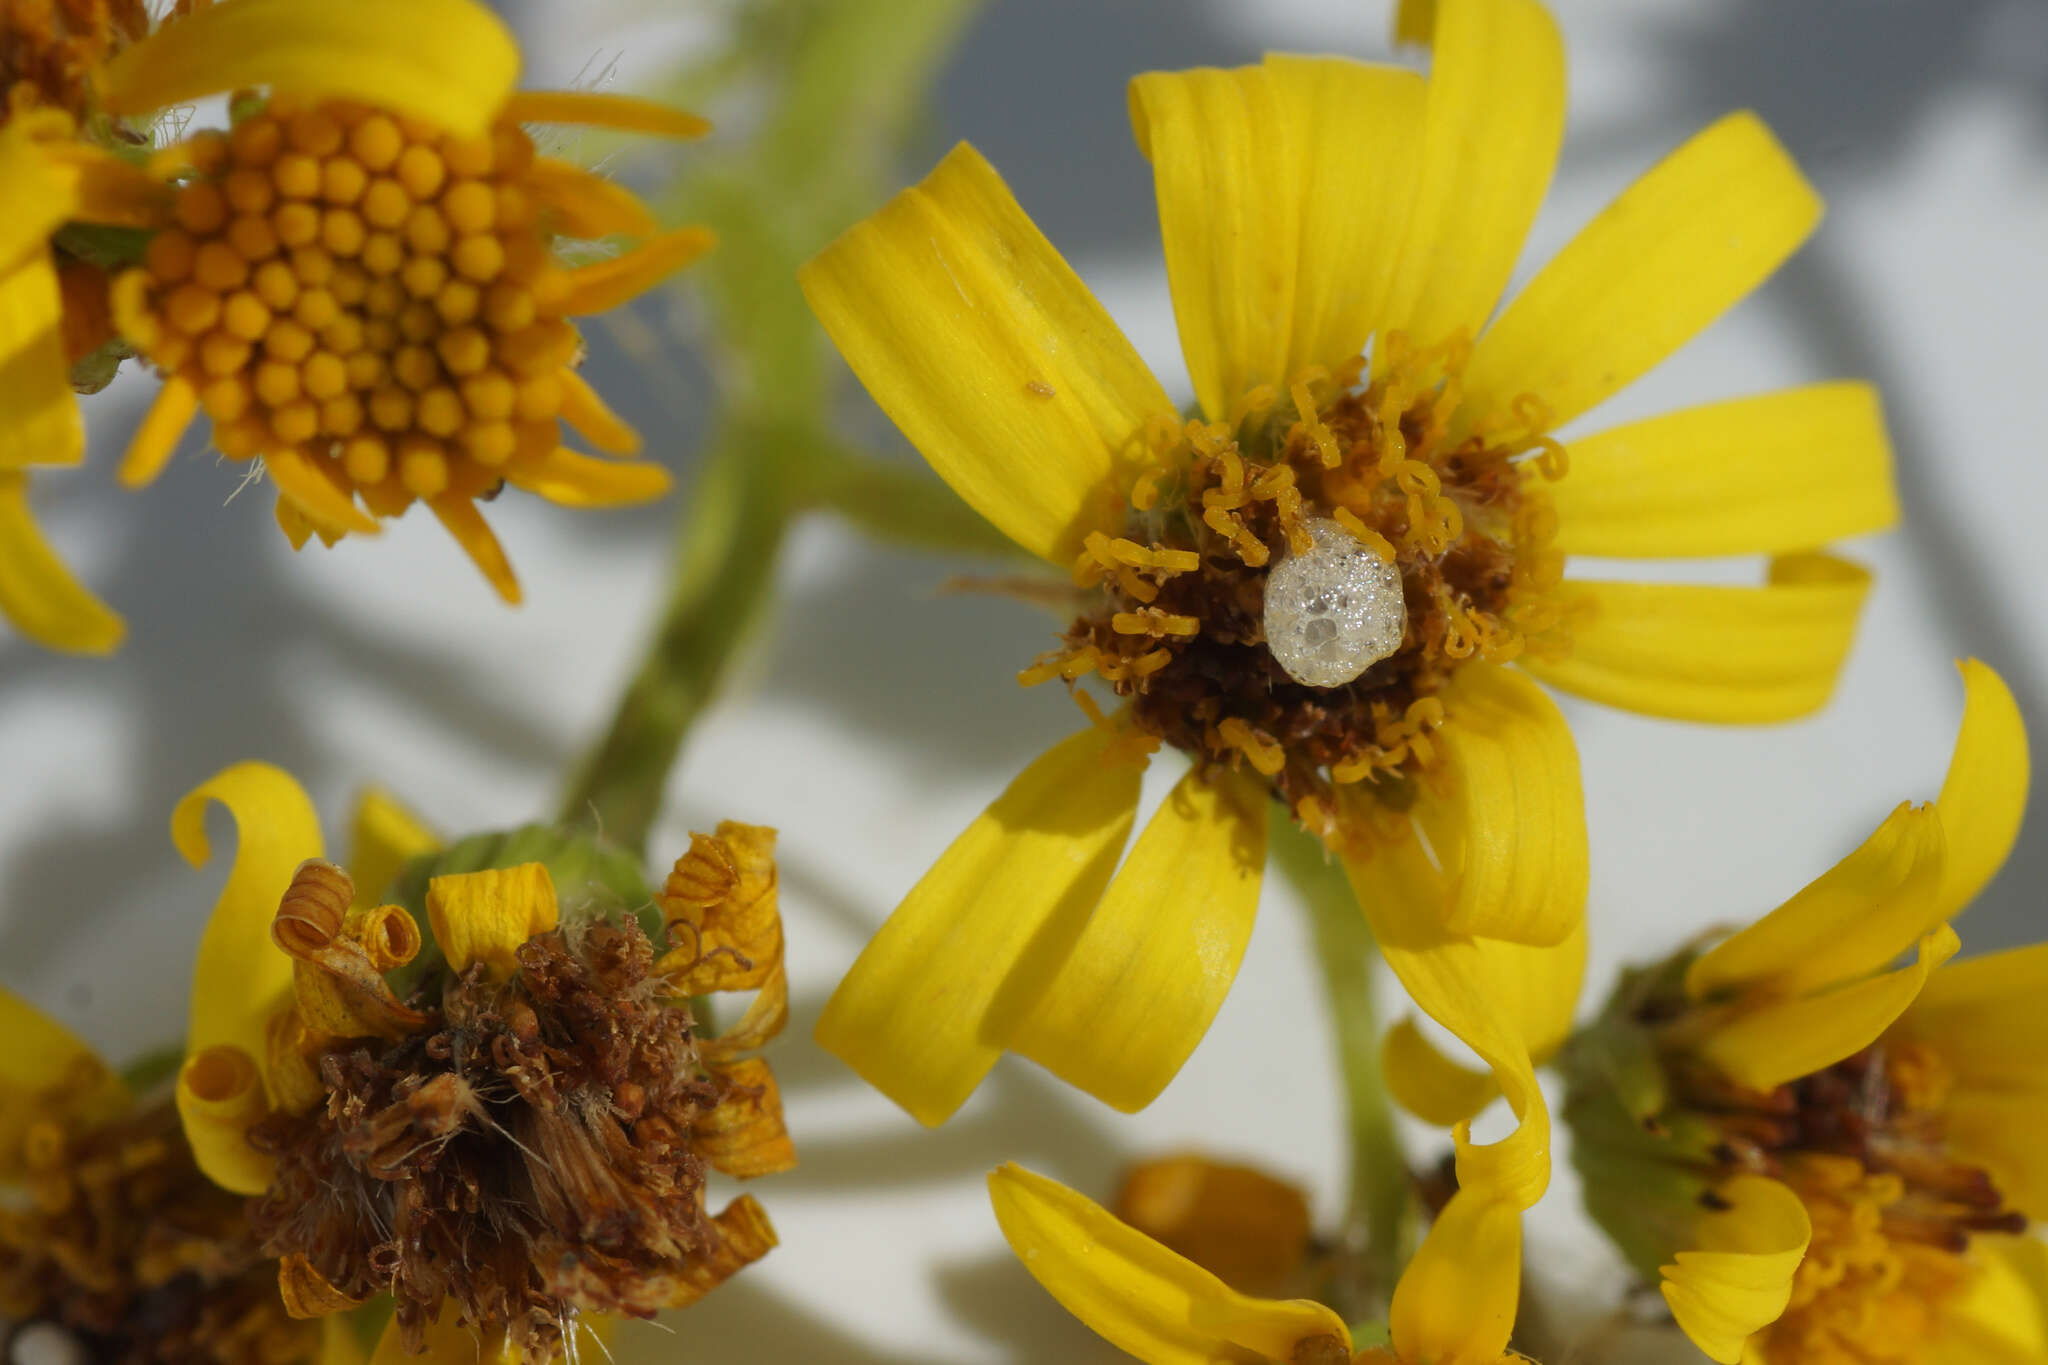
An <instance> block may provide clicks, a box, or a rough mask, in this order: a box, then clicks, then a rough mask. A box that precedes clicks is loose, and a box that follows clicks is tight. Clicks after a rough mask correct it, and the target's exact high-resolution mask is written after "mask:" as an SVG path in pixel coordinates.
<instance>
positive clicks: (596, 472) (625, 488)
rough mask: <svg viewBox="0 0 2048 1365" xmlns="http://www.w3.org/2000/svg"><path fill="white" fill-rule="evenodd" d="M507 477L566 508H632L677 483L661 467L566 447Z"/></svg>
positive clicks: (517, 465) (518, 467) (518, 465)
mask: <svg viewBox="0 0 2048 1365" xmlns="http://www.w3.org/2000/svg"><path fill="white" fill-rule="evenodd" d="M505 477H506V478H508V479H510V480H511V481H512V483H513V484H514V485H515V486H516V487H519V488H524V489H525V490H526V491H527V492H529V493H535V494H538V495H539V496H541V497H543V498H546V499H547V500H548V501H549V502H552V503H558V504H560V505H561V506H563V507H632V506H634V505H636V504H638V503H643V502H652V501H653V500H654V499H656V498H658V497H660V496H661V495H662V494H664V493H666V492H668V490H669V489H670V488H671V487H673V486H674V483H675V480H674V479H672V478H670V477H669V472H668V471H667V470H666V469H664V468H662V467H661V466H660V465H658V464H652V463H649V462H648V461H645V460H640V461H635V462H633V463H631V464H620V463H617V462H614V461H612V460H594V459H592V458H591V457H590V456H588V455H579V454H578V453H577V452H575V451H573V450H570V449H567V448H566V447H557V448H555V449H554V450H552V451H550V452H549V453H548V454H547V455H546V456H544V457H542V458H541V459H539V460H536V461H534V462H533V463H532V464H523V463H517V462H515V463H514V464H512V465H511V466H510V467H508V468H507V469H506V471H505Z"/></svg>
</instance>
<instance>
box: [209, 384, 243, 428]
mask: <svg viewBox="0 0 2048 1365" xmlns="http://www.w3.org/2000/svg"><path fill="white" fill-rule="evenodd" d="M199 401H200V403H201V405H203V406H204V407H205V408H206V415H207V416H209V417H211V418H212V419H213V420H214V421H216V422H232V421H234V420H235V419H236V418H237V417H240V416H241V415H242V414H243V413H245V412H247V411H248V410H249V386H248V385H247V384H244V383H243V382H242V380H241V378H240V376H229V377H227V378H222V379H215V380H213V381H211V382H209V383H208V384H207V385H206V387H205V388H203V389H201V390H200V391H199Z"/></svg>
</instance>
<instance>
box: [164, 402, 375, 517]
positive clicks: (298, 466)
mask: <svg viewBox="0 0 2048 1365" xmlns="http://www.w3.org/2000/svg"><path fill="white" fill-rule="evenodd" d="M168 391H169V388H168V386H166V392H168ZM263 467H264V468H265V469H267V470H269V471H270V477H271V478H272V480H274V481H275V482H276V484H277V491H278V495H279V496H280V497H286V498H290V499H291V500H292V501H293V502H294V503H296V504H298V508H299V510H300V511H301V512H303V513H305V514H306V517H307V519H308V520H309V521H311V522H313V523H314V526H315V528H316V529H317V528H319V527H321V526H325V527H329V528H331V529H333V530H336V531H349V532H353V533H354V534H356V535H363V536H374V535H382V534H383V528H382V527H381V526H379V525H377V522H376V519H375V518H374V517H372V516H370V515H369V513H367V512H365V511H363V509H362V508H360V507H358V506H356V502H355V498H354V497H353V496H352V495H351V494H350V493H348V492H347V491H346V490H344V489H343V488H342V487H341V486H340V485H339V484H337V483H336V482H335V481H334V479H333V478H332V477H330V476H329V475H328V473H327V466H326V465H325V464H324V463H318V462H315V461H314V459H313V458H312V457H311V456H309V455H306V454H304V453H303V452H301V451H297V450H273V451H267V452H265V454H264V456H263Z"/></svg>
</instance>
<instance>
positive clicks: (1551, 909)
mask: <svg viewBox="0 0 2048 1365" xmlns="http://www.w3.org/2000/svg"><path fill="white" fill-rule="evenodd" d="M1443 703H1444V716H1445V719H1444V724H1443V728H1442V729H1441V730H1439V731H1437V732H1436V733H1437V739H1438V743H1439V744H1440V746H1441V748H1442V749H1443V763H1444V767H1445V770H1446V772H1447V774H1448V780H1449V783H1450V792H1449V795H1448V796H1447V797H1439V796H1437V795H1436V794H1435V793H1433V792H1424V793H1423V794H1422V795H1420V796H1419V797H1418V798H1417V799H1416V802H1415V805H1414V808H1413V809H1414V814H1415V818H1416V822H1417V823H1418V824H1420V825H1421V827H1422V829H1423V831H1424V832H1425V833H1426V834H1427V835H1428V836H1429V839H1430V843H1431V844H1432V846H1433V847H1434V848H1435V849H1436V853H1437V856H1438V857H1439V858H1440V859H1441V861H1442V866H1443V868H1444V869H1445V874H1446V881H1447V890H1448V895H1447V897H1445V898H1444V899H1443V901H1442V904H1441V909H1440V913H1441V914H1442V915H1443V916H1444V921H1443V922H1444V926H1445V927H1446V928H1447V929H1448V930H1450V931H1452V932H1455V933H1460V934H1472V935H1480V936H1484V937H1488V938H1502V939H1509V940H1511V941H1514V942H1517V943H1532V944H1539V945H1541V944H1556V943H1562V942H1564V941H1565V940H1566V939H1567V938H1568V937H1569V936H1570V935H1571V934H1572V932H1573V930H1574V929H1575V928H1576V927H1577V926H1578V925H1579V924H1580V922H1581V921H1582V920H1583V919H1584V917H1585V906H1586V883H1587V877H1588V875H1589V874H1588V862H1587V853H1586V802H1585V794H1584V791H1583V789H1582V788H1581V786H1580V783H1579V754H1578V749H1577V746H1576V745H1574V744H1573V742H1572V735H1571V729H1570V727H1568V726H1567V725H1566V724H1565V719H1564V716H1563V714H1562V713H1560V712H1559V711H1558V709H1557V704H1556V703H1555V702H1553V701H1551V700H1550V698H1549V697H1547V696H1545V695H1544V692H1543V689H1542V688H1540V687H1538V686H1537V685H1536V684H1534V683H1532V682H1530V681H1529V680H1528V678H1526V677H1524V676H1523V675H1522V674H1520V673H1517V672H1514V671H1511V670H1509V669H1505V668H1495V667H1492V666H1490V665H1486V664H1473V665H1469V666H1467V667H1466V668H1464V669H1462V670H1460V672H1459V673H1458V675H1457V677H1456V678H1455V679H1453V681H1452V683H1451V685H1450V686H1449V687H1447V688H1446V689H1445V690H1444V692H1443Z"/></svg>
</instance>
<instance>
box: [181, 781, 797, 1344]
mask: <svg viewBox="0 0 2048 1365" xmlns="http://www.w3.org/2000/svg"><path fill="white" fill-rule="evenodd" d="M220 794H221V795H222V797H223V799H224V800H228V801H229V804H230V805H235V804H236V800H235V793H233V792H232V791H223V792H221V793H220ZM249 813H250V812H249V811H247V810H238V814H242V815H243V816H244V818H245V821H246V819H247V816H248V814H249ZM773 841H774V834H773V831H771V830H767V829H763V828H760V827H757V826H749V825H739V824H732V823H727V824H724V825H721V826H720V827H719V831H718V833H717V835H715V836H712V835H698V836H696V838H695V839H694V840H693V842H692V845H691V848H690V851H689V852H688V853H687V854H686V855H685V856H684V857H683V858H681V859H680V860H678V862H677V863H676V865H675V869H674V871H673V873H672V874H671V875H670V877H669V878H668V881H667V883H666V884H665V885H664V886H663V887H662V888H661V890H660V892H659V893H658V894H657V896H656V897H655V900H656V903H657V904H658V906H659V907H660V911H661V919H660V921H659V923H657V924H656V925H655V926H654V932H655V933H656V934H657V935H659V937H660V938H661V939H663V940H665V941H666V942H665V946H658V945H657V943H656V941H654V940H653V939H651V938H650V935H649V931H648V930H645V929H643V928H642V927H641V924H640V923H639V922H638V921H637V920H636V919H635V918H634V917H633V916H631V915H624V914H607V913H604V912H603V911H602V910H600V909H599V908H597V907H594V906H590V905H586V904H583V903H582V901H581V900H580V899H578V898H572V899H571V900H570V902H569V904H568V906H567V907H566V908H565V907H564V906H563V904H562V903H561V901H560V900H559V899H558V897H557V895H556V889H555V885H554V881H553V878H552V877H551V876H550V874H549V871H548V868H547V867H546V866H545V865H544V864H542V863H538V862H531V863H523V864H520V865H517V866H512V867H505V868H491V869H486V870H482V871H474V872H461V873H453V874H450V875H443V876H435V877H433V878H432V879H431V880H430V881H429V882H428V885H427V892H426V898H425V908H426V912H427V916H428V918H429V920H430V922H431V925H432V930H433V937H432V944H431V946H426V945H424V944H423V941H422V936H421V933H420V930H419V926H418V924H417V923H416V922H415V921H414V919H413V917H412V915H411V914H410V913H409V912H408V911H406V910H405V909H403V908H401V907H399V906H396V905H382V906H379V905H374V904H365V903H364V902H363V901H362V900H360V899H358V898H357V896H356V894H355V884H354V882H353V880H352V879H351V878H350V876H349V875H348V874H347V873H346V872H344V871H343V870H342V869H341V868H339V867H337V866H336V865H334V864H332V863H329V862H325V861H322V860H319V859H317V858H316V859H311V860H308V861H306V862H304V863H303V864H301V865H300V866H299V867H298V868H297V870H296V872H295V873H292V874H291V875H290V883H289V886H288V888H287V889H286V891H285V893H284V895H283V897H282V899H281V901H280V900H276V899H273V905H274V913H273V914H272V915H271V918H270V923H269V938H270V941H271V943H272V944H274V945H275V948H276V949H281V950H282V952H283V954H284V955H285V960H287V961H288V962H289V963H290V979H291V988H290V989H291V995H290V1001H289V1004H287V1005H286V1006H285V1007H284V1008H283V1009H281V1010H268V1011H265V1012H264V1013H263V1017H262V1020H261V1022H260V1024H259V1025H258V1027H259V1028H260V1032H261V1042H260V1050H259V1044H258V1043H257V1040H256V1038H255V1036H254V1035H253V1034H250V1033H245V1034H244V1039H245V1041H243V1042H240V1043H236V1042H232V1041H220V1042H215V1043H213V1044H211V1045H209V1046H206V1047H203V1048H199V1049H196V1050H195V1051H194V1052H193V1054H192V1055H191V1057H190V1059H189V1060H188V1062H187V1063H186V1066H185V1069H184V1072H183V1074H182V1077H181V1102H182V1105H183V1107H184V1110H185V1114H186V1119H187V1124H188V1127H190V1128H191V1130H192V1131H193V1133H194V1141H195V1144H196V1145H198V1146H199V1147H200V1148H201V1151H202V1157H205V1158H215V1159H213V1160H211V1161H210V1162H209V1165H208V1169H209V1172H210V1173H212V1174H214V1175H215V1177H216V1179H220V1180H221V1181H222V1182H223V1183H225V1184H228V1185H230V1186H232V1187H233V1188H237V1189H240V1190H242V1191H244V1192H247V1193H250V1194H252V1195H254V1198H253V1199H252V1200H251V1202H250V1220H251V1223H252V1225H253V1226H254V1229H255V1231H256V1234H257V1236H258V1237H260V1238H261V1239H262V1245H263V1248H264V1250H265V1251H266V1252H267V1253H268V1254H270V1255H272V1256H275V1257H278V1258H279V1260H280V1266H279V1280H278V1284H279V1288H280V1289H281V1290H282V1293H283V1298H284V1302H285V1305H286V1306H287V1308H289V1310H290V1311H291V1312H292V1313H293V1314H294V1315H295V1316H314V1315H322V1314H328V1313H333V1312H336V1311H338V1310H341V1309H344V1308H348V1307H351V1306H353V1305H355V1304H358V1303H361V1302H363V1301H365V1300H367V1299H369V1298H371V1297H372V1296H375V1295H379V1294H385V1293H388V1294H390V1295H391V1296H392V1297H393V1299H394V1301H395V1312H394V1317H393V1322H392V1325H391V1329H390V1330H391V1332H392V1333H395V1334H396V1337H397V1344H402V1346H403V1348H404V1349H405V1350H406V1351H408V1352H411V1353H415V1354H417V1353H421V1352H427V1353H429V1354H430V1355H431V1356H432V1357H433V1358H436V1359H438V1358H440V1357H441V1356H442V1355H444V1354H445V1355H446V1356H447V1357H448V1358H449V1359H451V1360H454V1359H461V1360H464V1361H468V1360H471V1359H473V1358H474V1353H475V1352H476V1351H477V1349H478V1343H479V1340H481V1342H482V1344H483V1348H484V1349H485V1351H486V1352H487V1358H488V1353H489V1352H494V1351H499V1350H502V1352H503V1354H504V1356H505V1358H506V1359H508V1360H512V1359H517V1360H522V1361H525V1362H528V1365H541V1362H545V1361H548V1360H550V1359H552V1358H554V1357H555V1356H556V1355H557V1354H558V1353H559V1352H561V1351H563V1350H564V1349H565V1347H566V1346H567V1341H566V1338H567V1337H568V1336H569V1334H570V1333H572V1332H573V1331H574V1330H575V1329H576V1326H577V1324H578V1323H579V1322H587V1321H588V1320H590V1319H591V1318H594V1317H598V1316H602V1315H612V1314H618V1315H625V1316H632V1317H650V1316H652V1315H653V1314H654V1313H655V1312H657V1311H658V1310H660V1309H663V1308H673V1307H680V1306H682V1305H685V1304H688V1303H691V1302H693V1301H695V1300H696V1299H698V1298H699V1297H701V1296H702V1295H703V1294H705V1293H707V1292H709V1291H710V1290H711V1289H712V1288H714V1287H716V1286H717V1285H718V1284H719V1283H721V1282H722V1281H723V1280H724V1279H725V1278H726V1277H727V1276H729V1275H731V1274H732V1273H733V1272H735V1271H736V1270H738V1269H740V1268H741V1267H742V1266H744V1265H746V1264H748V1263H749V1262H751V1261H753V1260H755V1259H756V1258H758V1257H759V1256H761V1255H762V1254H763V1253H765V1252H766V1251H767V1250H768V1249H769V1248H770V1247H771V1246H773V1245H774V1241H775V1237H774V1232H773V1229H772V1228H771V1227H770V1226H769V1223H768V1220H767V1217H766V1215H765V1214H764V1213H763V1212H762V1210H761V1208H760V1207H759V1206H758V1205H757V1204H756V1203H755V1202H754V1200H753V1199H752V1198H751V1197H748V1196H741V1197H740V1198H738V1199H736V1200H734V1201H733V1202H732V1203H731V1204H729V1205H728V1206H727V1207H726V1208H725V1210H724V1211H723V1212H721V1213H718V1214H715V1215H714V1214H712V1213H711V1212H709V1210H708V1209H707V1206H706V1197H705V1180H706V1177H707V1175H708V1174H709V1173H710V1172H711V1171H713V1170H716V1171H720V1172H723V1173H725V1174H728V1175H733V1176H740V1177H746V1176H754V1175H761V1174H766V1173H769V1172H773V1171H777V1170H782V1169H785V1168H787V1167H788V1166H789V1165H791V1164H793V1162H794V1159H795V1158H794V1153H793V1151H792V1149H791V1147H790V1143H789V1138H788V1135H787V1133H786V1131H785V1130H784V1128H783V1124H782V1116H781V1102H780V1098H779V1096H778V1093H777V1091H776V1087H775V1083H774V1079H773V1077H772V1075H771V1074H770V1072H769V1070H768V1068H767V1065H766V1063H765V1062H763V1061H761V1060H760V1059H758V1058H754V1057H749V1056H746V1055H744V1054H745V1053H747V1052H749V1051H750V1050H751V1049H753V1048H756V1047H758V1046H759V1045H760V1044H762V1043H764V1042H766V1041H767V1040H768V1039H769V1038H770V1037H772V1036H773V1035H774V1034H775V1033H776V1032H777V1031H778V1030H779V1029H780V1028H781V1026H782V1023H783V1021H784V1018H785V1016H786V1012H787V991H786V986H785V983H784V978H783V968H782V931H781V924H780V920H779V917H778V913H777V909H776V878H775V865H774V861H773V857H772V849H773ZM244 842H245V845H246V844H247V843H249V842H250V834H249V832H248V831H247V828H246V825H245V833H244ZM272 842H275V841H272ZM231 891H232V886H231ZM229 899H230V897H223V902H222V906H223V913H225V912H227V911H228V909H229V907H228V901H229ZM221 922H222V919H221V915H220V914H217V917H216V927H218V926H219V924H220V923H221ZM203 955H204V950H202V956H203ZM400 967H406V968H407V969H408V970H407V971H405V972H404V973H402V974H394V976H393V977H392V980H396V981H398V982H400V987H399V988H398V989H394V987H393V986H392V984H390V981H387V978H386V973H393V972H394V969H396V968H400ZM725 990H754V991H756V992H757V994H756V996H755V998H754V1001H753V1002H752V1004H751V1006H750V1007H749V1009H748V1010H747V1012H746V1014H745V1015H744V1016H743V1017H742V1018H741V1019H740V1020H739V1022H738V1023H737V1024H736V1025H734V1026H733V1027H732V1028H731V1029H729V1030H727V1031H726V1032H725V1033H723V1034H722V1035H719V1036H717V1037H708V1036H705V1035H704V1034H703V1033H701V1032H700V1030H699V1028H698V1025H697V1021H696V1018H695V1016H694V1015H693V1013H692V1010H691V1005H690V997H691V996H693V995H700V994H705V993H708V992H712V991H725ZM259 1057H260V1058H261V1060H260V1063H259V1061H258V1058H259Z"/></svg>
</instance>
